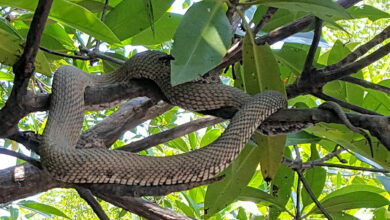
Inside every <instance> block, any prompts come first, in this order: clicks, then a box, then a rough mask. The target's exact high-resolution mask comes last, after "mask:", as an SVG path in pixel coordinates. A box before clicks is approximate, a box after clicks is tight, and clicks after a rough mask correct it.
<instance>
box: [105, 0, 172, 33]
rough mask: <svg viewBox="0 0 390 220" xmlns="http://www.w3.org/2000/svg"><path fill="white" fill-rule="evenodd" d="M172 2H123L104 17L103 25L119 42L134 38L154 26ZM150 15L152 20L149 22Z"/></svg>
mask: <svg viewBox="0 0 390 220" xmlns="http://www.w3.org/2000/svg"><path fill="white" fill-rule="evenodd" d="M172 2H173V0H151V1H150V2H149V3H150V4H151V8H152V9H153V13H150V9H151V8H150V7H149V6H150V4H146V1H145V0H124V1H122V2H121V3H119V4H118V5H117V6H116V7H115V8H114V9H112V10H111V11H110V12H109V13H108V14H107V16H106V20H105V23H106V24H107V26H108V27H110V28H111V30H112V31H113V32H114V33H115V34H116V35H117V36H118V38H119V39H120V40H124V39H127V38H129V37H131V36H134V35H136V34H138V33H140V32H141V31H143V30H145V29H146V28H148V27H150V26H151V24H154V21H157V20H158V19H159V18H160V17H161V16H162V15H163V14H164V13H165V12H166V11H167V10H168V9H169V7H170V6H171V4H172ZM151 15H152V18H153V19H152V20H151Z"/></svg>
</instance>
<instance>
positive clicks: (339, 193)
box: [322, 184, 385, 201]
mask: <svg viewBox="0 0 390 220" xmlns="http://www.w3.org/2000/svg"><path fill="white" fill-rule="evenodd" d="M359 191H365V192H372V193H377V194H379V193H383V192H385V190H383V189H381V188H378V187H376V186H371V185H364V184H353V185H349V186H345V187H343V188H341V189H338V190H335V191H333V192H331V193H329V194H328V195H326V196H325V197H324V198H323V199H322V201H325V200H327V199H330V198H332V197H336V196H342V195H344V194H348V193H353V192H359Z"/></svg>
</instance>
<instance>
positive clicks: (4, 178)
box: [0, 163, 190, 219]
mask: <svg viewBox="0 0 390 220" xmlns="http://www.w3.org/2000/svg"><path fill="white" fill-rule="evenodd" d="M20 167H23V170H24V175H23V181H18V180H16V179H15V170H16V169H19V168H20ZM74 187H75V185H72V184H66V183H63V182H59V181H56V180H55V179H53V178H52V177H51V176H50V175H48V173H47V172H45V171H43V170H40V169H38V168H36V167H35V166H32V165H30V164H27V163H25V164H21V165H18V166H13V167H10V168H7V169H4V170H0V195H1V196H0V203H7V202H10V201H14V200H18V199H22V198H26V197H28V196H33V195H35V194H37V193H41V192H45V191H47V190H49V189H53V188H74ZM93 194H94V195H95V196H97V197H100V198H102V199H104V200H106V201H108V202H110V203H112V204H114V205H116V206H119V207H122V208H124V209H126V210H128V211H130V212H133V213H135V214H137V215H139V216H142V217H145V218H148V219H190V218H188V217H186V216H183V215H180V214H178V213H176V212H174V211H171V210H169V209H165V208H161V207H159V206H158V205H157V204H154V203H151V202H148V201H145V200H143V199H140V198H132V197H126V196H114V195H110V193H109V192H104V191H94V192H93Z"/></svg>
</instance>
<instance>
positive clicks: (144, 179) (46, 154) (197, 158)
mask: <svg viewBox="0 0 390 220" xmlns="http://www.w3.org/2000/svg"><path fill="white" fill-rule="evenodd" d="M170 60H171V58H170V56H169V55H167V54H165V53H162V52H158V51H146V52H142V53H139V54H136V55H134V56H133V57H132V58H131V59H129V60H128V61H127V62H126V63H125V64H124V65H123V66H122V67H121V68H119V69H118V70H116V71H115V72H113V73H111V74H107V75H103V76H94V75H90V74H86V73H84V72H82V71H81V70H79V69H77V68H75V67H72V66H64V67H61V68H59V69H58V70H57V72H56V73H55V76H54V79H53V85H52V96H51V101H50V108H49V116H48V121H47V124H46V128H45V130H44V133H43V140H42V144H41V148H40V151H41V161H42V165H43V167H44V168H45V169H46V170H47V171H48V172H49V173H50V175H52V176H53V177H54V178H56V179H58V180H60V181H64V182H68V183H111V184H113V183H114V184H123V185H130V186H152V187H153V186H172V185H176V184H188V183H197V182H202V181H203V182H204V181H205V180H210V179H212V178H214V177H215V176H216V175H217V174H218V173H220V172H221V171H223V170H224V169H225V168H226V167H227V166H228V165H229V164H230V163H231V162H232V161H233V160H234V159H235V158H236V157H237V155H238V154H239V152H240V151H241V150H242V148H243V147H244V146H245V144H246V143H247V142H248V140H249V138H250V137H251V136H252V134H253V133H254V131H255V130H256V128H257V127H258V126H259V125H260V124H261V123H262V122H263V121H264V120H265V119H266V118H267V117H268V116H270V115H271V114H273V113H275V112H276V111H278V110H279V109H281V108H286V106H287V101H286V99H285V97H284V96H283V95H282V94H280V93H279V92H276V91H266V92H263V93H260V94H258V95H255V96H253V97H252V96H249V95H248V94H246V93H244V92H242V91H241V90H239V89H236V88H234V87H230V86H226V85H222V84H220V83H207V82H204V81H194V82H189V83H184V84H181V85H178V86H174V87H172V86H171V84H170V78H169V77H170ZM133 78H147V79H150V80H153V81H154V82H155V83H156V84H157V85H158V86H159V87H160V89H161V91H162V92H163V93H164V95H165V96H166V97H167V99H168V101H169V102H170V103H172V104H174V105H178V106H180V107H182V108H185V109H189V110H193V111H204V110H212V109H219V108H223V107H232V106H233V107H238V108H239V111H237V113H236V114H235V115H234V117H233V118H232V119H231V121H230V124H229V126H228V127H227V128H226V129H225V131H224V132H223V134H222V135H221V136H220V137H219V138H218V139H217V140H216V141H214V142H213V143H211V144H209V145H208V146H206V147H203V148H201V149H197V150H194V151H191V152H188V153H184V154H180V155H174V156H167V157H151V156H142V155H138V154H135V153H130V152H125V151H120V150H115V151H113V150H106V149H100V148H99V149H94V148H88V149H76V148H75V145H76V143H77V141H78V138H79V136H80V131H81V128H82V123H83V118H84V90H85V88H86V87H88V86H99V85H106V84H112V83H117V82H123V81H127V80H130V79H133Z"/></svg>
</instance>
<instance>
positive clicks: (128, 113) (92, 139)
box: [76, 97, 172, 148]
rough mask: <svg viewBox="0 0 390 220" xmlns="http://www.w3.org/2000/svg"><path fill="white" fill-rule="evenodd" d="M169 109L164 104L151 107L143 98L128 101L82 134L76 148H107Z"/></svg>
mask: <svg viewBox="0 0 390 220" xmlns="http://www.w3.org/2000/svg"><path fill="white" fill-rule="evenodd" d="M170 108H172V106H171V105H169V104H166V103H164V102H161V103H159V104H157V105H153V102H152V101H151V100H150V99H148V98H145V97H140V98H136V99H133V100H130V101H129V102H126V103H125V104H123V105H122V106H121V107H120V108H119V110H117V111H116V112H114V113H112V114H111V115H110V116H108V117H107V118H105V119H104V120H103V121H101V122H100V123H98V124H97V125H95V126H94V127H93V128H91V129H89V130H87V131H85V132H83V134H82V135H81V137H80V140H79V141H78V143H77V146H76V147H78V148H92V147H94V148H96V147H104V148H109V147H110V146H111V145H112V144H113V143H114V142H115V141H116V140H118V139H119V138H120V137H121V136H122V135H123V134H124V132H126V131H128V130H130V129H131V128H134V127H136V126H137V125H139V124H142V123H143V122H145V121H147V120H150V119H154V118H155V117H157V116H159V115H161V114H162V113H164V112H166V111H167V110H169V109H170Z"/></svg>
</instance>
